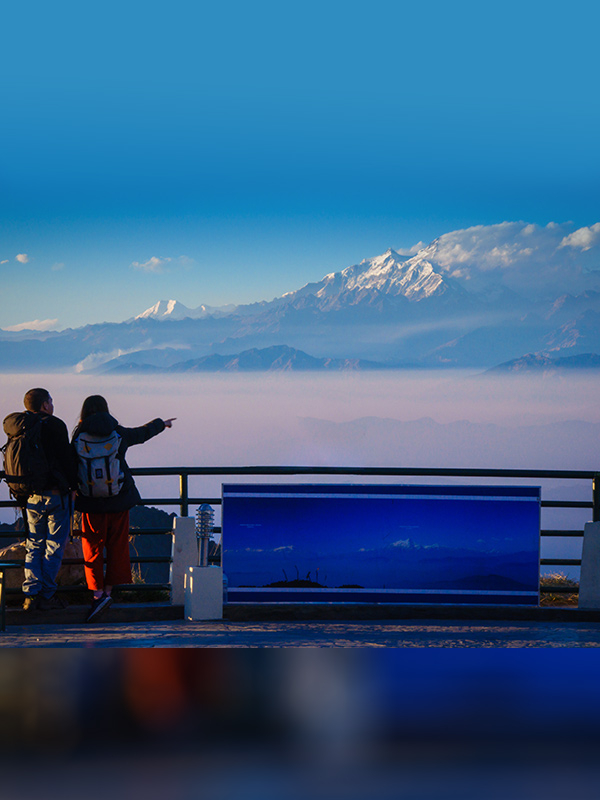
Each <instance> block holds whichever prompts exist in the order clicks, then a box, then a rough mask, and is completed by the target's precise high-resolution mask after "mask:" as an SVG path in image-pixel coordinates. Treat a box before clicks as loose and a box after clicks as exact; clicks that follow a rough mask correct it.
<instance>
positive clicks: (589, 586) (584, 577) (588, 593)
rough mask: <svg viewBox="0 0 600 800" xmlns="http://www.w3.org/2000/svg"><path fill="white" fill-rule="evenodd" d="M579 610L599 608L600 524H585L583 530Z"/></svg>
mask: <svg viewBox="0 0 600 800" xmlns="http://www.w3.org/2000/svg"><path fill="white" fill-rule="evenodd" d="M579 608H600V522H586V524H585V528H584V529H583V550H582V553H581V574H580V578H579Z"/></svg>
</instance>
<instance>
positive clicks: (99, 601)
mask: <svg viewBox="0 0 600 800" xmlns="http://www.w3.org/2000/svg"><path fill="white" fill-rule="evenodd" d="M111 603H112V597H110V596H109V595H107V594H103V595H102V596H101V597H97V598H96V599H95V600H94V601H93V602H92V607H91V608H90V613H89V614H88V615H87V619H86V622H94V621H95V620H97V619H99V618H100V616H101V614H102V613H103V612H104V611H106V610H107V609H108V608H109V606H110V604H111Z"/></svg>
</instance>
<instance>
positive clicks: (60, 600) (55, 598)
mask: <svg viewBox="0 0 600 800" xmlns="http://www.w3.org/2000/svg"><path fill="white" fill-rule="evenodd" d="M68 605H69V603H68V602H67V600H66V598H64V597H61V596H60V595H58V594H53V595H52V597H40V602H39V608H40V610H41V611H54V610H62V609H63V608H66V607H67V606H68Z"/></svg>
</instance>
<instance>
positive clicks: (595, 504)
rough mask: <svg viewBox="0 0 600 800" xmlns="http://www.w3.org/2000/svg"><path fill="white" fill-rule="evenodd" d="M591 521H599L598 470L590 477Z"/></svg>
mask: <svg viewBox="0 0 600 800" xmlns="http://www.w3.org/2000/svg"><path fill="white" fill-rule="evenodd" d="M592 522H600V472H596V474H595V475H594V477H593V479H592Z"/></svg>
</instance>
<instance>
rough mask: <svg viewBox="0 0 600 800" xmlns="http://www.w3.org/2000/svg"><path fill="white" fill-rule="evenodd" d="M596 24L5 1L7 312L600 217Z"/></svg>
mask: <svg viewBox="0 0 600 800" xmlns="http://www.w3.org/2000/svg"><path fill="white" fill-rule="evenodd" d="M599 23H600V6H599V5H598V4H597V3H595V2H581V1H580V0H572V2H569V3H565V2H560V3H557V2H527V0H521V1H520V2H513V0H505V2H502V3H499V2H485V3H483V2H481V0H477V2H464V1H461V0H458V1H457V2H431V1H429V2H428V1H427V0H424V1H423V2H419V3H416V2H414V0H411V2H403V0H396V2H390V3H388V2H378V0H370V2H352V1H351V0H345V1H344V2H327V0H319V1H318V2H313V0H303V2H301V3H300V2H286V3H282V2H280V1H278V2H264V1H262V0H255V1H254V2H234V1H233V0H230V1H229V2H227V1H226V2H220V3H218V4H217V3H210V4H209V3H205V2H198V1H197V0H196V1H194V2H192V1H189V2H188V1H187V0H173V1H172V2H170V3H165V2H160V3H158V2H152V0H145V1H144V2H128V0H119V2H114V0H104V1H103V2H102V3H94V4H90V3H80V2H66V1H65V0H56V2H53V3H42V2H33V3H19V4H18V3H11V4H9V5H7V6H6V7H5V8H4V9H3V12H2V31H3V36H2V47H1V48H0V65H1V68H0V91H1V97H0V119H1V125H0V181H1V185H0V214H1V220H2V223H1V224H2V227H1V235H0V262H3V263H1V264H0V277H1V287H2V288H1V294H0V327H6V326H10V325H17V324H19V323H22V322H24V321H29V320H35V319H38V320H44V319H57V320H58V325H59V326H60V327H65V326H75V325H81V324H85V323H87V322H99V321H103V320H114V321H119V320H122V319H125V318H127V317H129V316H132V315H135V314H137V313H139V312H141V311H143V310H144V309H145V308H147V307H148V306H149V305H152V304H153V303H154V302H156V301H157V300H159V299H169V298H174V299H178V300H180V301H181V302H183V303H185V304H186V305H188V306H197V305H199V304H200V303H208V304H211V305H218V304H222V303H228V302H246V301H252V300H260V299H270V298H271V297H274V296H276V295H279V294H282V293H283V292H285V291H289V290H292V289H295V288H298V287H299V286H301V285H303V284H304V283H306V282H307V281H310V280H316V279H319V278H321V277H322V276H323V275H324V274H325V273H327V272H330V271H333V270H338V269H342V268H343V267H345V266H348V265H349V264H352V263H356V262H357V261H360V260H361V259H362V258H366V257H370V256H373V255H376V254H378V253H381V252H383V251H384V250H386V249H387V248H388V247H390V246H392V247H395V248H407V247H410V246H411V245H413V244H414V243H416V242H418V241H425V242H428V241H430V240H431V239H433V238H435V237H436V236H438V235H440V234H443V233H446V232H448V231H451V230H453V229H456V228H464V227H468V226H470V225H475V224H491V223H495V222H501V221H503V220H519V219H522V220H525V221H528V222H533V223H537V224H540V225H545V224H547V223H548V222H550V221H556V222H565V221H567V220H573V221H574V222H575V224H576V226H577V227H580V226H585V225H592V224H594V223H596V222H598V221H599V220H600V206H599V202H598V201H599V199H600V198H599V187H600V156H599V148H598V141H600V104H599V102H598V73H599V69H598V67H599V60H600V57H599V52H600V51H599V49H598V45H597V32H598V29H599ZM17 256H19V259H18V260H17Z"/></svg>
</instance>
